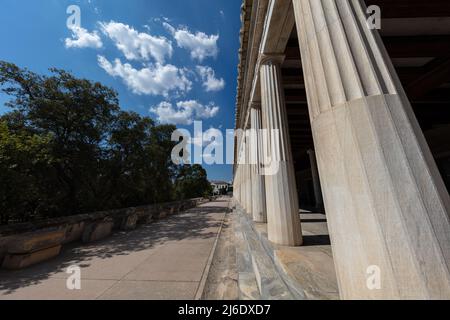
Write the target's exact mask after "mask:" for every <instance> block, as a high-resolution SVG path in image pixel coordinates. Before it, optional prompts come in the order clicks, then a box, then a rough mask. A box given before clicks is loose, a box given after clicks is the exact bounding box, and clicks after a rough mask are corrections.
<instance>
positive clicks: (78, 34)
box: [65, 26, 103, 49]
mask: <svg viewBox="0 0 450 320" xmlns="http://www.w3.org/2000/svg"><path fill="white" fill-rule="evenodd" d="M70 31H72V37H71V38H66V40H65V45H66V48H95V49H99V48H101V47H102V46H103V43H102V39H101V38H100V36H99V35H98V33H97V31H94V32H91V33H90V32H88V31H87V30H86V29H84V28H82V27H77V26H73V27H71V28H70Z"/></svg>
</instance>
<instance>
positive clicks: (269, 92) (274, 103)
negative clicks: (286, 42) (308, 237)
mask: <svg viewBox="0 0 450 320" xmlns="http://www.w3.org/2000/svg"><path fill="white" fill-rule="evenodd" d="M282 59H283V57H280V56H263V57H262V59H261V60H260V62H259V64H260V75H261V106H262V119H263V127H264V128H265V129H267V130H268V133H269V134H270V136H271V137H272V138H271V139H270V140H268V141H264V148H267V149H266V150H265V151H264V152H265V153H266V154H269V155H270V156H271V158H272V161H273V162H274V163H275V164H276V168H277V170H275V171H273V172H270V173H267V172H266V173H265V174H266V176H265V184H266V203H267V224H268V225H267V229H268V237H269V240H270V241H272V242H274V243H276V244H279V245H286V246H299V245H301V244H302V242H303V238H302V230H301V225H300V214H299V207H298V198H297V187H296V183H295V172H294V164H293V159H292V152H291V145H290V140H289V128H288V121H287V114H286V105H285V100H284V91H283V87H282V82H281V68H280V64H281V62H282ZM267 151H268V152H267Z"/></svg>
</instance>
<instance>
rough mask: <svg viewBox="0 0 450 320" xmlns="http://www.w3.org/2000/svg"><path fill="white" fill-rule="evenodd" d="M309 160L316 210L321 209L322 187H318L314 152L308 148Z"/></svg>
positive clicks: (317, 171)
mask: <svg viewBox="0 0 450 320" xmlns="http://www.w3.org/2000/svg"><path fill="white" fill-rule="evenodd" d="M307 152H308V156H309V162H310V163H311V175H312V181H313V187H314V199H315V202H316V204H315V207H316V209H317V210H323V197H322V189H321V187H320V177H319V170H318V168H317V159H316V153H315V152H314V150H308V151H307Z"/></svg>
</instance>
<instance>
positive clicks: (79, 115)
mask: <svg viewBox="0 0 450 320" xmlns="http://www.w3.org/2000/svg"><path fill="white" fill-rule="evenodd" d="M0 89H1V91H2V92H3V93H5V94H7V95H8V96H10V97H11V100H10V101H8V102H7V103H6V105H7V106H8V107H9V108H11V111H10V112H8V113H6V114H4V115H3V116H1V117H0V218H1V221H0V223H2V224H4V223H8V221H27V220H30V219H36V218H43V217H56V216H65V215H72V214H77V213H83V212H91V211H96V210H106V209H111V208H121V207H130V206H137V205H144V204H151V203H157V202H164V201H170V200H173V199H174V198H178V199H180V198H185V197H191V195H194V196H197V195H198V193H199V192H201V194H203V193H205V190H204V189H199V190H200V191H198V192H193V191H191V190H189V191H186V190H184V189H183V186H182V185H183V184H184V183H185V181H190V179H191V178H189V179H185V177H184V176H183V174H184V173H189V174H190V177H194V176H192V175H195V174H197V173H198V174H199V175H201V179H197V178H194V179H193V180H194V181H200V180H202V179H206V172H204V170H203V171H202V170H199V169H198V168H196V169H195V170H194V171H195V172H188V171H189V170H187V169H185V168H181V169H180V168H178V167H176V166H175V165H173V164H172V162H171V159H170V153H171V150H172V148H173V146H174V142H172V141H171V134H172V132H173V131H174V130H175V127H174V126H171V125H157V124H155V122H154V121H153V120H152V119H151V118H148V117H142V116H140V115H138V114H136V113H133V112H125V111H122V110H121V109H120V107H119V100H118V95H117V93H116V92H115V91H114V90H112V89H110V88H108V87H105V86H103V85H102V84H100V83H97V82H91V81H89V80H85V79H78V78H76V77H74V76H73V75H72V74H71V73H69V72H66V71H64V70H59V69H50V74H49V75H45V76H44V75H38V74H36V73H33V72H31V71H29V70H27V69H21V68H19V67H17V66H16V65H14V64H12V63H7V62H2V61H0ZM200 168H201V167H200ZM185 170H187V171H185ZM179 179H181V180H182V181H183V182H181V181H178V180H179ZM202 181H203V180H202ZM203 183H204V182H203ZM187 185H189V187H190V186H192V185H191V184H186V186H187ZM174 186H176V187H174ZM193 186H194V187H199V188H205V185H204V184H197V185H193ZM175 189H176V191H175Z"/></svg>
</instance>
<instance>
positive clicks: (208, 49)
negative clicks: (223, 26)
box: [163, 22, 219, 62]
mask: <svg viewBox="0 0 450 320" xmlns="http://www.w3.org/2000/svg"><path fill="white" fill-rule="evenodd" d="M163 25H164V27H165V28H166V29H167V30H169V32H170V33H171V34H172V36H173V37H174V38H175V40H176V41H177V44H178V46H179V47H180V48H184V49H186V50H189V51H190V52H191V58H192V59H197V60H198V61H200V62H202V61H203V60H204V59H205V58H207V57H214V58H215V57H216V56H217V54H218V52H219V48H218V47H217V40H219V35H207V34H206V33H204V32H196V33H195V34H194V33H192V32H190V31H189V30H188V29H187V28H178V29H176V28H174V27H173V26H171V25H170V24H169V23H167V22H164V23H163Z"/></svg>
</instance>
